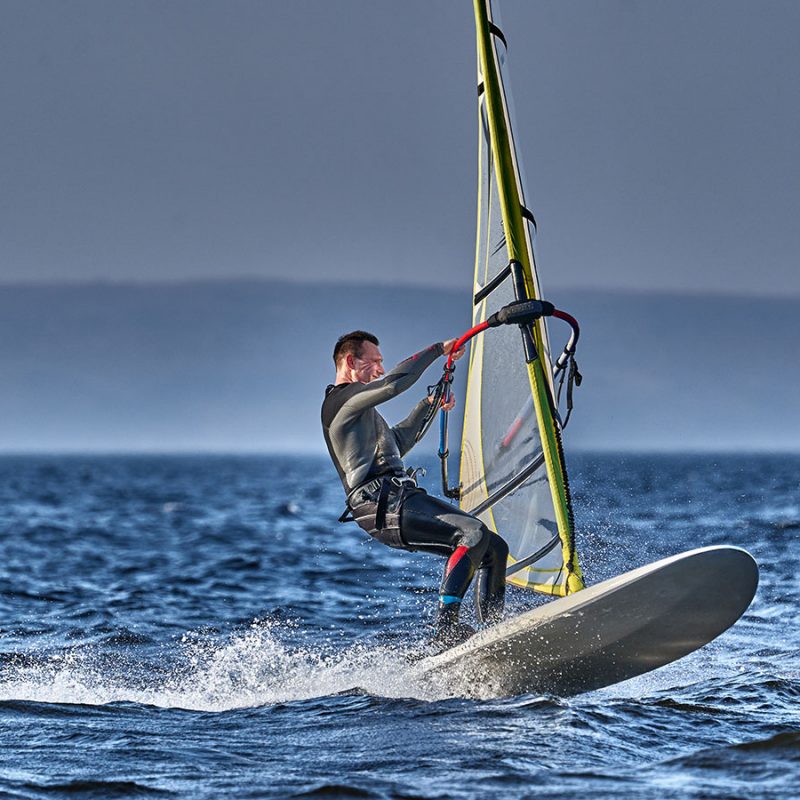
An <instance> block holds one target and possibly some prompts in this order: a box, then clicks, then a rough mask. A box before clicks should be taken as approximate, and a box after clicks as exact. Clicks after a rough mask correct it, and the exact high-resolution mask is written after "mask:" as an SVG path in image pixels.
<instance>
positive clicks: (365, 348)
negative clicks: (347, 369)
mask: <svg viewBox="0 0 800 800" xmlns="http://www.w3.org/2000/svg"><path fill="white" fill-rule="evenodd" d="M350 357H351V358H352V359H353V369H354V370H355V373H356V377H357V378H358V381H359V383H369V382H370V381H374V380H375V379H376V378H380V377H381V375H383V356H382V355H381V351H380V348H379V347H378V345H376V344H372V342H363V343H362V345H361V355H360V356H350Z"/></svg>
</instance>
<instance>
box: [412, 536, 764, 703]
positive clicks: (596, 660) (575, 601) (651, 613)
mask: <svg viewBox="0 0 800 800" xmlns="http://www.w3.org/2000/svg"><path fill="white" fill-rule="evenodd" d="M757 586H758V567H757V565H756V562H755V561H754V559H753V557H752V556H751V555H750V554H749V553H747V552H746V551H745V550H741V549H739V548H736V547H727V546H718V547H706V548H702V549H699V550H691V551H689V552H686V553H681V554H680V555H676V556H672V557H670V558H666V559H663V560H662V561H657V562H655V563H653V564H649V565H647V566H645V567H640V568H639V569H635V570H632V571H631V572H626V573H624V574H622V575H619V576H617V577H616V578H611V579H610V580H607V581H603V582H602V583H599V584H597V585H595V586H591V587H589V588H587V589H584V590H583V591H581V592H577V593H576V594H573V595H570V596H568V597H564V598H560V599H558V600H554V601H552V602H550V603H547V604H546V605H545V606H542V607H541V608H537V609H535V610H533V611H528V612H526V613H524V614H521V615H519V616H517V617H514V618H513V619H510V620H507V621H505V622H501V623H499V624H498V625H495V626H493V627H491V628H488V629H486V630H483V631H480V632H479V633H477V634H476V635H475V636H473V637H472V638H471V639H469V641H467V642H465V643H464V644H462V645H459V646H458V647H454V648H452V649H451V650H447V651H446V652H444V653H441V654H440V655H438V656H433V657H430V658H427V659H425V660H423V661H421V662H420V663H419V669H420V670H421V672H422V675H423V676H424V677H425V678H430V679H432V680H435V681H436V682H437V683H438V682H440V681H444V682H446V683H447V684H448V685H451V686H453V685H457V686H458V687H459V689H460V691H463V692H464V693H466V694H468V695H472V696H476V697H484V698H485V697H506V696H513V695H519V694H527V693H531V692H534V693H550V694H556V695H571V694H577V693H579V692H585V691H590V690H592V689H599V688H602V687H604V686H610V685H611V684H614V683H618V682H619V681H624V680H626V679H628V678H633V677H635V676H636V675H641V674H643V673H645V672H649V671H650V670H653V669H656V668H657V667H661V666H664V665H665V664H669V663H670V662H672V661H675V660H676V659H679V658H681V657H682V656H685V655H687V654H688V653H691V652H692V651H693V650H696V649H697V648H699V647H702V646H703V645H704V644H707V643H708V642H710V641H711V640H712V639H714V638H715V637H717V636H719V635H720V634H721V633H722V632H723V631H725V630H726V629H727V628H729V627H730V626H731V625H733V623H734V622H736V620H737V619H739V617H740V616H741V615H742V614H743V613H744V612H745V610H746V609H747V607H748V606H749V605H750V602H751V600H752V599H753V596H754V595H755V591H756V587H757Z"/></svg>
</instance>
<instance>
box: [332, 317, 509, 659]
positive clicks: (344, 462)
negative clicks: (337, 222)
mask: <svg viewBox="0 0 800 800" xmlns="http://www.w3.org/2000/svg"><path fill="white" fill-rule="evenodd" d="M455 343H456V340H455V339H449V340H447V341H445V342H438V343H436V344H433V345H431V346H430V347H428V348H427V349H425V350H422V351H420V352H419V353H415V354H414V355H413V356H411V357H410V358H407V359H406V360H405V361H401V362H400V363H399V364H398V365H397V366H396V367H394V368H392V369H391V370H390V371H389V372H384V369H383V357H382V355H381V351H380V347H379V342H378V339H377V338H376V337H375V336H374V335H372V334H371V333H367V332H366V331H353V332H352V333H348V334H345V335H344V336H342V337H340V338H339V340H338V341H337V342H336V347H335V348H334V351H333V360H334V363H335V365H336V379H335V383H334V384H331V385H329V386H328V387H327V389H326V391H325V400H324V402H323V404H322V427H323V431H324V434H325V442H326V444H327V446H328V452H329V453H330V456H331V458H332V460H333V463H334V465H335V466H336V469H337V471H338V473H339V477H340V479H341V481H342V484H343V485H344V489H345V492H346V493H347V505H348V509H349V511H350V513H351V514H352V517H353V519H354V520H355V521H356V522H357V523H358V525H359V526H360V527H361V528H363V529H364V530H365V531H367V533H369V534H370V536H372V537H374V538H375V539H377V540H378V541H380V542H382V543H383V544H386V545H388V546H390V547H396V548H400V549H404V550H412V551H422V552H430V553H435V554H438V555H443V556H446V557H447V563H446V564H445V568H444V575H443V576H442V582H441V585H440V587H439V605H438V610H437V614H436V623H435V632H434V639H435V641H436V642H437V643H441V644H442V645H445V646H449V645H452V644H456V643H457V642H459V641H462V640H463V639H465V638H467V637H468V636H469V635H471V634H472V633H473V632H474V631H473V629H472V628H471V627H470V626H468V625H465V624H463V623H461V622H460V621H459V618H458V617H459V609H460V606H461V601H462V600H463V598H464V595H465V593H466V591H467V589H468V587H469V585H470V582H471V581H472V578H473V576H474V575H476V573H477V579H476V586H475V605H476V611H477V615H478V619H479V620H480V621H481V622H494V621H497V620H498V619H499V618H500V617H501V615H502V611H503V603H504V600H505V570H506V560H507V558H508V547H507V545H506V543H505V541H504V540H503V538H502V537H500V536H498V535H497V534H496V533H494V532H493V531H491V530H490V529H489V528H488V527H486V525H484V524H483V523H482V522H481V521H480V520H479V519H478V518H477V517H473V516H472V515H470V514H467V513H466V512H464V511H461V510H460V509H458V508H456V507H454V506H452V505H451V504H450V503H447V502H445V501H443V500H440V499H438V498H435V497H431V496H430V495H429V494H427V492H426V491H425V490H424V489H421V488H419V487H418V486H417V485H416V481H415V480H414V477H413V473H411V474H410V473H409V471H406V469H405V467H404V465H403V461H402V458H403V456H404V455H405V454H406V453H407V452H408V451H409V450H410V449H411V448H412V447H413V446H414V444H415V443H416V441H417V439H418V437H419V435H420V434H421V432H422V431H423V430H424V426H425V423H426V421H427V419H429V417H430V413H431V401H432V398H429V397H425V398H423V399H422V400H421V401H420V402H419V403H417V405H416V406H414V408H413V409H412V411H411V413H410V414H409V416H408V417H406V419H404V420H403V421H402V422H400V423H398V424H397V425H395V426H394V427H390V426H389V424H388V423H387V422H386V420H385V419H384V418H383V417H382V416H381V414H379V413H378V411H377V410H376V406H378V405H380V404H381V403H383V402H385V401H387V400H390V399H391V398H392V397H395V396H397V395H398V394H400V393H401V392H404V391H406V390H407V389H409V388H410V387H411V386H412V385H413V384H414V383H416V381H417V380H418V379H419V377H420V376H421V375H422V373H423V372H424V371H425V370H426V369H427V368H428V367H429V366H430V365H431V364H432V363H433V362H434V361H435V360H436V359H437V358H438V357H440V356H442V355H449V353H450V351H451V350H452V348H453V346H454V344H455ZM462 355H463V349H462V350H461V351H458V352H456V353H454V354H453V358H454V359H458V358H460V357H461V356H462ZM454 402H455V401H454V400H452V399H451V400H450V402H449V404H448V405H447V406H446V408H447V409H448V410H449V409H450V408H452V405H453V403H454ZM434 413H435V411H434Z"/></svg>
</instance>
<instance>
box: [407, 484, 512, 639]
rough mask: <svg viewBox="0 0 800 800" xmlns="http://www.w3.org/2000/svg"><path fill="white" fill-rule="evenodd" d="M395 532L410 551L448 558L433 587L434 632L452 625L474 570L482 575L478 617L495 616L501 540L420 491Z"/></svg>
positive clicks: (501, 583)
mask: <svg viewBox="0 0 800 800" xmlns="http://www.w3.org/2000/svg"><path fill="white" fill-rule="evenodd" d="M400 533H401V536H402V538H403V540H404V541H405V543H406V544H407V545H408V546H409V547H411V548H412V549H414V550H422V551H426V552H435V553H440V554H442V555H447V556H448V559H447V563H446V564H445V568H444V574H443V576H442V582H441V585H440V587H439V608H438V613H437V620H436V627H437V631H443V630H446V629H448V628H454V627H456V626H457V625H458V614H459V610H460V607H461V601H462V600H463V598H464V594H465V593H466V591H467V589H468V588H469V584H470V581H471V580H472V578H473V576H474V574H475V571H476V570H480V573H482V574H483V576H484V577H483V578H482V583H481V586H484V587H485V588H483V590H482V594H481V593H480V592H479V595H478V599H477V603H478V609H479V618H480V619H481V620H482V621H483V620H494V619H497V618H499V616H500V615H501V614H502V609H503V600H504V596H505V569H506V559H507V557H508V548H507V547H506V545H505V542H504V541H503V539H502V538H501V537H499V536H498V535H497V534H495V533H492V531H490V530H489V529H488V528H487V527H486V526H485V525H484V524H483V523H482V522H481V521H480V520H479V519H477V518H476V517H473V516H471V515H470V514H467V513H465V512H463V511H461V510H460V509H457V508H454V507H453V506H452V505H450V504H449V503H446V502H444V501H443V500H439V499H438V498H435V497H431V496H430V495H427V494H425V493H424V492H413V493H411V494H410V495H409V496H408V497H407V498H406V500H405V502H404V503H403V506H402V510H401V513H400ZM476 588H477V587H476ZM481 597H482V598H483V600H481Z"/></svg>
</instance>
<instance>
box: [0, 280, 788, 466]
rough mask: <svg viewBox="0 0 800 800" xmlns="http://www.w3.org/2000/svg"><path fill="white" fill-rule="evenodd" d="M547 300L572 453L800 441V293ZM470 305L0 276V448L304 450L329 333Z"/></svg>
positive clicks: (417, 331) (435, 323)
mask: <svg viewBox="0 0 800 800" xmlns="http://www.w3.org/2000/svg"><path fill="white" fill-rule="evenodd" d="M547 296H548V297H550V298H552V299H553V300H554V301H555V302H556V303H557V304H558V305H559V306H561V307H563V308H565V309H566V310H569V311H570V312H571V313H573V314H575V316H577V317H578V319H579V320H580V322H581V326H582V331H583V335H582V339H581V343H580V348H579V351H578V356H579V358H578V362H579V364H580V367H581V371H582V372H583V374H584V377H585V380H584V384H583V386H581V387H580V388H579V389H578V390H577V391H576V411H575V414H574V416H573V420H572V421H571V423H570V426H569V428H568V430H567V436H566V440H567V441H566V444H567V448H568V451H569V452H572V451H574V450H578V449H602V450H616V449H619V448H622V449H624V450H672V451H674V450H681V449H695V450H700V451H711V450H716V449H719V450H724V451H728V452H730V451H754V450H755V451H763V452H771V451H781V452H783V451H797V450H800V420H798V415H797V414H796V408H795V406H796V403H795V402H794V398H796V397H798V396H800V367H798V366H797V359H796V358H794V356H793V353H792V352H791V350H790V348H791V347H792V344H793V342H794V341H795V339H796V333H797V319H798V318H800V299H798V298H786V299H780V298H767V297H761V298H743V297H739V296H733V295H701V294H696V295H695V294H685V295H680V294H674V293H643V292H617V291H588V290H586V291H584V290H581V291H578V290H566V289H564V290H555V289H554V290H553V291H552V292H550V293H549V294H547ZM468 314H469V298H468V297H467V296H465V292H464V291H452V290H446V289H421V288H417V287H388V286H363V287H354V286H352V285H343V284H328V285H324V286H313V285H310V284H301V283H291V282H275V281H259V280H244V279H243V280H232V281H194V282H186V283H182V282H176V283H169V284H164V285H162V284H146V283H142V284H112V283H87V284H52V285H50V284H43V285H34V284H28V285H18V284H15V285H2V284H0V370H2V374H3V375H4V384H5V386H6V391H5V392H3V393H2V394H0V447H2V449H3V450H4V451H15V452H17V451H28V450H36V451H41V450H43V449H48V448H52V449H54V450H58V451H60V450H64V449H69V450H76V449H77V450H82V451H97V450H102V451H108V450H114V451H128V450H136V451H139V450H146V451H147V450H155V449H159V450H180V451H192V452H193V451H209V450H211V451H214V452H224V451H236V450H240V449H245V450H248V451H256V452H258V451H264V450H269V451H291V450H293V449H294V448H296V447H298V446H299V447H301V448H302V449H303V450H315V449H317V448H318V447H319V441H318V437H317V425H318V404H319V397H320V394H321V391H322V387H323V386H324V384H325V383H326V382H327V381H328V380H329V379H330V372H331V362H330V353H329V350H330V343H331V342H332V341H333V340H334V339H335V337H336V336H337V335H338V334H340V333H341V332H342V331H343V330H347V329H352V328H356V327H365V328H367V329H373V330H374V331H375V332H376V333H378V335H379V336H380V337H381V339H382V344H383V346H384V350H385V354H386V357H387V360H399V359H400V358H402V357H403V356H405V355H407V354H408V353H409V352H413V351H414V350H415V349H418V348H419V347H420V346H422V345H425V344H427V343H428V342H430V341H433V340H435V339H438V338H444V337H446V336H450V335H456V334H457V333H459V332H461V331H462V330H463V329H464V328H465V327H466V326H467V324H468V321H469V320H468ZM551 336H552V340H553V349H554V350H558V349H560V347H561V344H562V343H563V340H562V338H561V337H562V336H563V337H564V338H565V337H566V331H563V330H562V329H561V326H560V325H558V324H557V323H555V324H553V325H551ZM430 374H431V382H432V381H433V380H434V372H433V371H431V373H430ZM401 404H402V403H401ZM402 410H403V409H400V408H399V406H398V410H397V411H396V412H395V413H396V415H398V416H399V415H400V414H401V413H402ZM390 413H392V412H391V411H390ZM423 446H427V442H426V445H423ZM433 446H434V445H431V448H432V447H433Z"/></svg>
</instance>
